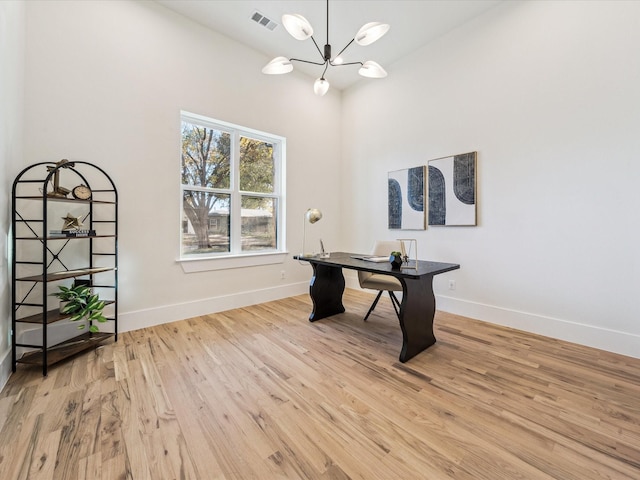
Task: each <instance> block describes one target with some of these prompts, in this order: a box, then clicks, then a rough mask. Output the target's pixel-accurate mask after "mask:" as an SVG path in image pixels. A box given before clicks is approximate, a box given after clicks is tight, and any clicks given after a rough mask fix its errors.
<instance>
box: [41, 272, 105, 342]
mask: <svg viewBox="0 0 640 480" xmlns="http://www.w3.org/2000/svg"><path fill="white" fill-rule="evenodd" d="M58 288H59V289H60V290H59V291H58V292H54V293H52V294H51V295H52V296H54V297H57V298H58V299H59V300H60V313H61V314H62V315H71V317H70V318H69V320H71V321H72V322H77V321H83V322H82V323H80V325H78V330H83V329H84V328H85V327H86V326H87V323H85V322H87V321H88V322H89V331H90V332H93V333H98V332H99V331H100V329H99V328H98V326H97V325H95V324H94V323H93V322H94V321H95V322H100V323H105V322H106V321H107V317H105V316H104V315H103V310H104V307H105V303H104V302H103V301H102V300H100V296H99V295H97V294H94V293H93V292H92V291H91V288H89V287H87V286H86V285H82V284H80V285H74V286H72V287H65V286H64V285H59V286H58Z"/></svg>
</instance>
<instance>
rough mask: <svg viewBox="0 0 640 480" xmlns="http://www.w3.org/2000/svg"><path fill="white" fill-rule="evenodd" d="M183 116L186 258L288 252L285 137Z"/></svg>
mask: <svg viewBox="0 0 640 480" xmlns="http://www.w3.org/2000/svg"><path fill="white" fill-rule="evenodd" d="M181 118H182V128H181V131H182V154H181V167H182V168H181V181H180V183H181V186H182V208H181V212H182V218H181V252H180V257H181V259H195V258H216V257H230V256H249V255H256V254H263V253H283V252H284V248H285V246H284V238H283V237H284V235H283V228H284V227H283V212H284V208H285V206H284V194H283V190H284V155H285V154H284V150H285V139H284V138H282V137H278V136H275V135H271V134H268V133H264V132H258V131H256V130H251V129H248V128H244V127H240V126H237V125H232V124H229V123H226V122H221V121H218V120H213V119H209V118H206V117H202V116H199V115H195V114H191V113H186V112H182V116H181Z"/></svg>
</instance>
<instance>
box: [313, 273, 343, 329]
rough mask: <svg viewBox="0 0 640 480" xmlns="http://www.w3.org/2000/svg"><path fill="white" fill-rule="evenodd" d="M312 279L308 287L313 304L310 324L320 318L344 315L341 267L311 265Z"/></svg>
mask: <svg viewBox="0 0 640 480" xmlns="http://www.w3.org/2000/svg"><path fill="white" fill-rule="evenodd" d="M311 265H312V267H313V277H311V284H310V286H309V294H310V295H311V301H312V302H313V312H311V316H310V317H309V321H310V322H315V321H316V320H320V319H321V318H326V317H330V316H331V315H337V314H338V313H344V306H343V305H342V294H343V293H344V286H345V282H344V275H342V268H341V267H329V266H327V265H319V264H317V263H312V264H311Z"/></svg>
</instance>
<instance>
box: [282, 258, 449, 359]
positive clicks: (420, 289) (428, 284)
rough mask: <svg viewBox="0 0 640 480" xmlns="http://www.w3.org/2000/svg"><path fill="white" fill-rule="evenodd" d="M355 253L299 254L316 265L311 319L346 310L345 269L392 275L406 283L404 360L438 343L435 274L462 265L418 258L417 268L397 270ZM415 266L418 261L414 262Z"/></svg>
mask: <svg viewBox="0 0 640 480" xmlns="http://www.w3.org/2000/svg"><path fill="white" fill-rule="evenodd" d="M353 255H357V254H354V253H344V252H333V253H331V256H330V257H329V258H318V257H305V256H296V257H294V258H296V259H298V260H303V261H306V262H309V263H310V264H311V266H312V267H313V277H312V278H311V284H310V287H309V294H310V295H311V300H312V301H313V312H311V316H310V317H309V321H311V322H315V321H316V320H320V319H322V318H326V317H329V316H331V315H336V314H338V313H343V312H344V311H345V309H344V306H343V305H342V294H343V293H344V286H345V283H344V276H343V275H342V269H343V268H348V269H350V270H362V271H365V272H371V273H378V274H385V275H392V276H394V277H396V278H397V279H398V280H400V283H401V284H402V302H401V304H400V315H399V316H400V328H401V329H402V350H401V351H400V361H401V362H406V361H407V360H409V359H411V358H413V357H414V356H416V355H417V354H418V353H420V352H422V351H423V350H425V349H427V348H428V347H430V346H431V345H433V344H434V343H435V342H436V337H435V335H434V334H433V317H434V315H435V312H436V298H435V296H434V294H433V276H434V275H438V274H439V273H445V272H449V271H451V270H456V269H458V268H460V265H457V264H454V263H439V262H425V261H422V260H419V261H418V268H417V270H416V269H414V268H408V269H407V268H403V269H401V270H393V269H392V268H391V264H390V263H389V262H384V263H375V262H367V261H364V260H356V259H354V258H352V256H353ZM410 265H411V266H413V265H414V262H413V261H412V262H410Z"/></svg>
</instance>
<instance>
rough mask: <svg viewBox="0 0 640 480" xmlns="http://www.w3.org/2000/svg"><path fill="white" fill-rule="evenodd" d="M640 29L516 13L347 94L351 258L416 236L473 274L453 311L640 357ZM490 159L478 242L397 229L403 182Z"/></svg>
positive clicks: (622, 15) (631, 21)
mask: <svg viewBox="0 0 640 480" xmlns="http://www.w3.org/2000/svg"><path fill="white" fill-rule="evenodd" d="M638 18H640V3H638V2H578V1H573V2H517V3H516V2H506V3H505V4H504V5H501V6H499V7H497V8H495V9H493V10H490V11H489V12H487V13H486V14H484V15H483V16H481V17H479V18H477V19H476V20H474V21H472V22H471V23H469V24H467V25H465V26H463V27H461V28H458V29H456V30H454V31H452V32H450V33H449V34H448V35H446V36H444V37H442V38H440V39H439V40H438V41H436V42H434V43H432V44H430V45H428V46H426V47H424V48H422V49H421V50H419V51H417V52H416V53H415V54H414V55H412V56H411V57H410V58H406V59H403V60H402V61H401V62H398V63H396V64H394V65H391V66H389V77H388V78H386V79H385V80H384V81H380V82H367V83H362V84H361V85H359V86H358V88H355V89H352V90H350V91H347V92H345V94H344V96H343V125H344V128H343V135H344V139H345V141H344V146H343V153H342V156H343V158H344V159H345V162H344V163H343V165H344V168H343V175H344V179H345V182H344V191H343V195H345V198H346V196H347V195H350V196H351V200H350V202H348V203H349V205H350V207H351V208H349V209H348V211H347V212H345V215H344V216H343V218H342V221H343V226H344V227H346V226H347V225H348V226H349V227H350V228H348V229H347V228H344V231H345V232H349V238H348V240H347V244H348V245H349V246H350V248H352V249H354V250H355V249H357V250H364V249H367V248H369V246H370V244H371V238H398V237H399V236H400V235H401V236H403V237H406V236H409V237H415V238H417V239H418V247H419V248H418V249H419V252H420V253H421V255H420V256H421V258H428V259H433V260H438V261H444V262H456V263H460V264H461V266H462V268H461V269H460V270H459V271H456V272H451V273H449V274H446V275H443V276H440V277H436V281H435V286H436V293H437V295H438V307H439V308H441V309H444V310H449V311H452V312H456V313H460V314H463V315H468V316H470V317H473V318H477V319H484V320H487V321H492V322H495V323H502V324H506V325H511V326H514V327H517V328H522V329H525V330H529V331H534V332H539V333H542V334H545V335H549V336H553V337H558V338H563V339H566V340H570V341H574V342H577V343H583V344H587V345H593V346H596V347H599V348H603V349H606V350H611V351H616V352H620V353H623V354H627V355H633V356H640V322H638V318H639V313H640V308H639V307H638V305H639V304H638V300H637V298H638V294H639V292H640V270H639V267H640V254H639V253H638V252H639V249H638V246H637V243H638V238H640V215H638V208H639V207H640V193H639V192H640V188H639V185H638V181H639V179H640V162H638V152H640V88H639V85H640V55H638V45H640V29H638ZM476 150H477V151H478V192H477V193H478V194H477V202H478V226H477V227H429V228H428V229H427V230H426V231H418V232H406V231H403V232H401V234H400V232H398V231H390V230H388V229H387V223H386V222H387V220H386V212H387V173H388V172H389V171H391V170H397V169H400V168H407V167H412V166H418V165H426V162H427V161H428V160H429V159H433V158H438V157H442V156H448V155H452V154H458V153H465V152H469V151H476ZM347 160H348V161H347ZM448 279H455V280H456V284H457V288H456V290H455V291H451V290H448V287H447V285H448Z"/></svg>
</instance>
